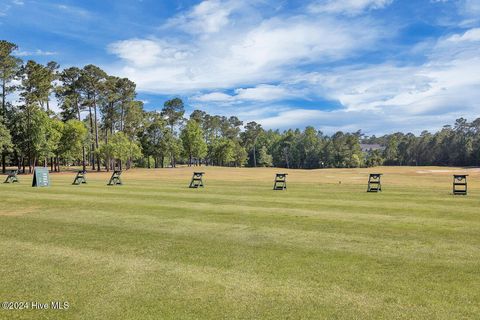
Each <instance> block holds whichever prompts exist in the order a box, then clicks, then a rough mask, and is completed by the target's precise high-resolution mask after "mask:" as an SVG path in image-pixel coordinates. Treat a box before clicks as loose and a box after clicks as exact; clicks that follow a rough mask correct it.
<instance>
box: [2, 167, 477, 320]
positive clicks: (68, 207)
mask: <svg viewBox="0 0 480 320" xmlns="http://www.w3.org/2000/svg"><path fill="white" fill-rule="evenodd" d="M201 170H202V171H205V172H206V176H205V183H206V188H204V189H189V188H187V185H188V183H189V181H190V177H191V172H192V171H193V169H191V168H178V169H155V170H154V169H151V170H146V169H135V170H130V171H127V172H125V173H124V175H123V177H122V178H123V181H124V185H123V186H118V187H111V186H110V187H107V186H106V183H107V181H108V175H107V173H89V174H88V175H87V178H88V184H87V185H82V186H72V185H71V183H72V181H73V178H74V174H73V173H61V174H51V180H52V186H51V187H48V188H32V187H31V186H30V185H31V179H32V177H31V176H22V175H21V176H19V178H20V184H15V185H13V184H1V185H0V302H2V301H27V302H32V301H35V302H40V303H47V302H50V301H61V302H63V301H68V303H69V305H70V308H69V309H68V310H51V309H49V310H32V309H31V308H30V309H29V310H2V309H0V319H142V320H143V319H478V318H479V317H480V181H479V180H480V170H478V169H468V170H464V169H460V168H457V169H455V168H433V167H427V168H426V167H406V168H387V167H383V168H375V169H325V170H313V171H306V170H290V171H288V170H287V171H288V173H289V176H288V187H289V189H288V191H273V190H272V185H273V178H274V173H275V172H282V171H285V170H281V169H260V168H258V169H254V168H252V169H246V168H242V169H229V168H212V167H207V168H202V169H201ZM376 171H380V172H383V173H384V176H383V178H382V180H383V189H384V191H383V192H382V193H378V194H375V193H366V192H365V191H366V180H367V176H368V173H369V172H376ZM453 171H455V172H457V171H458V172H459V173H461V172H467V173H468V174H469V175H470V176H469V182H470V184H469V188H470V190H469V191H470V192H469V195H468V196H466V197H465V196H452V195H451V183H452V174H453ZM2 182H3V181H2Z"/></svg>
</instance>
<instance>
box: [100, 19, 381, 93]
mask: <svg viewBox="0 0 480 320" xmlns="http://www.w3.org/2000/svg"><path fill="white" fill-rule="evenodd" d="M379 37H380V31H379V30H378V29H377V28H375V27H374V26H373V25H371V24H370V22H366V21H350V22H344V21H338V20H335V19H330V18H325V19H322V20H318V19H315V18H314V17H310V16H294V17H289V18H284V19H279V18H271V19H266V20H264V21H263V22H262V23H260V24H259V25H254V26H251V27H250V28H246V30H245V32H242V33H235V32H226V33H222V34H220V35H218V36H217V37H214V38H210V39H208V40H205V39H199V38H191V39H188V40H187V41H183V42H182V41H177V42H176V43H170V42H168V41H167V40H164V39H153V38H152V39H128V40H124V41H119V42H115V43H112V44H110V45H109V47H108V48H109V50H110V52H111V53H113V54H115V55H117V56H118V57H119V58H121V59H122V60H123V66H122V67H121V69H120V70H118V69H117V70H115V71H116V73H120V74H122V75H124V76H127V77H129V78H131V79H133V80H134V81H136V82H137V83H138V86H139V88H140V89H141V90H145V91H149V92H163V93H179V92H189V91H190V92H192V91H196V90H205V89H210V90H212V89H225V88H231V87H240V86H245V85H257V84H259V83H271V82H275V81H279V80H283V79H285V78H287V77H289V73H290V72H291V69H292V68H296V67H299V66H302V65H305V64H309V63H315V62H316V61H322V62H323V63H327V62H332V61H337V60H339V59H343V58H345V57H348V56H350V55H351V54H352V53H354V52H355V51H356V50H362V49H363V48H364V47H368V46H369V45H371V44H372V43H374V41H375V40H376V39H378V38H379Z"/></svg>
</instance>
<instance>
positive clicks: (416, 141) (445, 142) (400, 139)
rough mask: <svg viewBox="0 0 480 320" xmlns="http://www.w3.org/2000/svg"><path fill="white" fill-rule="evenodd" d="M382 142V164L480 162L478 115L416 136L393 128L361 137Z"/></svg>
mask: <svg viewBox="0 0 480 320" xmlns="http://www.w3.org/2000/svg"><path fill="white" fill-rule="evenodd" d="M365 142H368V143H377V144H380V145H382V146H384V148H385V150H384V152H383V153H382V154H381V155H382V157H383V158H384V163H385V164H386V165H422V166H423V165H439V166H478V165H480V118H477V119H476V120H474V121H472V122H468V121H467V119H464V118H460V119H457V120H456V121H455V124H454V125H453V126H451V125H446V126H444V127H443V128H442V129H441V130H440V131H438V132H436V133H430V132H428V131H424V132H422V133H421V134H420V135H419V136H415V135H413V134H411V133H407V134H404V133H401V132H397V133H394V134H389V135H385V136H382V137H375V136H373V137H370V138H367V139H365Z"/></svg>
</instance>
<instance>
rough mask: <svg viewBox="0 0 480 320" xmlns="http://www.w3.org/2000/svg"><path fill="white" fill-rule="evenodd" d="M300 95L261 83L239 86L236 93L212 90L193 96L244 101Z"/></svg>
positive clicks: (225, 100) (280, 98)
mask: <svg viewBox="0 0 480 320" xmlns="http://www.w3.org/2000/svg"><path fill="white" fill-rule="evenodd" d="M295 96H298V95H296V94H294V93H293V92H291V91H290V90H289V89H288V88H286V87H285V86H275V85H268V84H260V85H258V86H256V87H252V88H238V89H235V90H234V94H232V95H229V94H226V93H222V92H210V93H206V94H202V95H198V96H194V97H192V100H193V101H200V102H223V103H231V102H244V101H256V102H265V101H278V100H283V99H289V98H293V97H295Z"/></svg>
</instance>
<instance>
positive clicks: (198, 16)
mask: <svg viewBox="0 0 480 320" xmlns="http://www.w3.org/2000/svg"><path fill="white" fill-rule="evenodd" d="M238 5H239V2H237V1H226V2H222V1H220V0H205V1H202V2H200V3H199V4H198V5H196V6H194V7H193V8H192V9H191V10H190V11H188V12H187V13H182V14H180V15H178V16H176V17H173V18H171V19H170V20H168V21H167V23H166V24H165V26H164V28H171V27H175V28H179V29H181V30H183V31H185V32H188V33H192V34H200V33H207V34H208V33H216V32H218V31H220V30H221V29H222V28H223V27H225V26H227V25H228V23H229V16H230V15H231V14H232V12H233V11H234V10H235V9H236V8H238V7H239V6H238Z"/></svg>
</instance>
